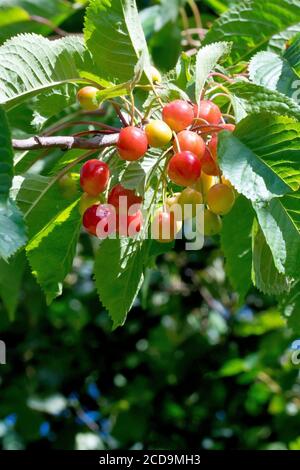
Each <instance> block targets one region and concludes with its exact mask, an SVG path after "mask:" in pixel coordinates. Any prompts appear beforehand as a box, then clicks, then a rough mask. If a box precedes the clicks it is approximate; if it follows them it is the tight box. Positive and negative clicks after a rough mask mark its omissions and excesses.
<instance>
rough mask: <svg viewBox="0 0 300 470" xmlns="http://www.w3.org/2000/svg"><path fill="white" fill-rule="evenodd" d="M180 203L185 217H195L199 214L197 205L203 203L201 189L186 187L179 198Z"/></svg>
mask: <svg viewBox="0 0 300 470" xmlns="http://www.w3.org/2000/svg"><path fill="white" fill-rule="evenodd" d="M178 204H180V206H181V207H182V213H183V218H184V219H188V218H193V217H195V216H196V214H197V206H198V205H199V204H203V197H202V194H201V193H199V191H196V190H195V189H192V188H185V189H184V190H183V191H182V193H181V194H180V196H179V198H178Z"/></svg>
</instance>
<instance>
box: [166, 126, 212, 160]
mask: <svg viewBox="0 0 300 470" xmlns="http://www.w3.org/2000/svg"><path fill="white" fill-rule="evenodd" d="M177 139H178V144H179V148H180V151H185V150H188V151H189V152H192V153H194V154H195V155H197V157H199V158H202V157H203V156H204V153H205V143H204V140H203V139H202V137H200V135H198V134H196V132H192V131H186V130H184V131H181V132H179V134H178V135H177ZM173 148H174V150H175V152H177V151H179V149H177V144H176V141H174V146H173Z"/></svg>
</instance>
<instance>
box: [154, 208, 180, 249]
mask: <svg viewBox="0 0 300 470" xmlns="http://www.w3.org/2000/svg"><path fill="white" fill-rule="evenodd" d="M176 233H177V225H176V221H175V215H174V212H172V211H171V212H167V211H160V212H158V213H157V214H156V215H155V216H154V219H153V221H152V226H151V234H152V237H153V238H154V239H155V240H157V241H158V242H161V243H170V242H172V241H173V240H174V239H175V236H176Z"/></svg>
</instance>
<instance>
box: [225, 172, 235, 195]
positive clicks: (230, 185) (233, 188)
mask: <svg viewBox="0 0 300 470" xmlns="http://www.w3.org/2000/svg"><path fill="white" fill-rule="evenodd" d="M221 183H223V184H226V186H229V188H231V189H232V191H233V192H234V194H235V195H236V194H237V191H236V189H235V187H234V186H233V185H232V184H231V182H230V181H229V180H228V179H226V178H225V176H223V175H222V176H221Z"/></svg>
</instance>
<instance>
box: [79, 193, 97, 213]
mask: <svg viewBox="0 0 300 470" xmlns="http://www.w3.org/2000/svg"><path fill="white" fill-rule="evenodd" d="M95 204H100V198H99V197H98V196H90V195H89V194H88V193H83V194H82V196H81V198H80V202H79V213H80V215H83V214H84V213H85V211H86V210H87V209H88V208H89V207H91V206H94V205H95Z"/></svg>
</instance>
